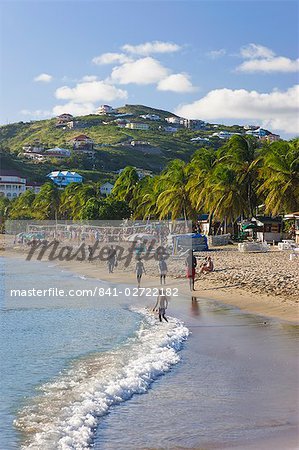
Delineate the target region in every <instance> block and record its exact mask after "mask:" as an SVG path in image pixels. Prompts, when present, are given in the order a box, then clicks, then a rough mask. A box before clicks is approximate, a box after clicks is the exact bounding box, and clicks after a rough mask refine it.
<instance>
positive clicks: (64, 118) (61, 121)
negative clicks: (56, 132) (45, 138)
mask: <svg viewBox="0 0 299 450" xmlns="http://www.w3.org/2000/svg"><path fill="white" fill-rule="evenodd" d="M71 121H73V116H72V115H71V114H67V113H64V114H60V116H57V118H56V124H55V126H56V127H57V128H60V127H65V126H66V125H67V123H68V122H71Z"/></svg>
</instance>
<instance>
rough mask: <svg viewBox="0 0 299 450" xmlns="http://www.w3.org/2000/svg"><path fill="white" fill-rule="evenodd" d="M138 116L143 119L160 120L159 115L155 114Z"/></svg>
mask: <svg viewBox="0 0 299 450" xmlns="http://www.w3.org/2000/svg"><path fill="white" fill-rule="evenodd" d="M140 117H141V118H142V119H145V120H153V121H156V120H161V117H160V116H158V115H157V114H142V115H141V116H140Z"/></svg>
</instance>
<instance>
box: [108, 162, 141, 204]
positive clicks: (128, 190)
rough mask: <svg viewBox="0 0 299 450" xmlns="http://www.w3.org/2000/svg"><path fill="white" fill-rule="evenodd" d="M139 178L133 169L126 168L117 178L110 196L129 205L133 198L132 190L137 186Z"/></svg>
mask: <svg viewBox="0 0 299 450" xmlns="http://www.w3.org/2000/svg"><path fill="white" fill-rule="evenodd" d="M138 181H139V177H138V174H137V171H136V169H135V168H134V167H131V166H128V167H126V168H125V169H124V170H123V172H122V173H121V174H120V175H119V177H118V178H117V180H116V182H115V185H114V188H113V190H112V195H113V197H114V198H115V199H116V200H122V201H125V202H127V203H130V201H131V200H132V198H133V196H134V190H135V188H136V186H137V184H138Z"/></svg>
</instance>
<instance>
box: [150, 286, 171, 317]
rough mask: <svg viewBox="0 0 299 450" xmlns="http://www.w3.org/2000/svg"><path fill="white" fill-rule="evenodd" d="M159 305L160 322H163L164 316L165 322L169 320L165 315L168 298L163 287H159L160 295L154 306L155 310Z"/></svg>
mask: <svg viewBox="0 0 299 450" xmlns="http://www.w3.org/2000/svg"><path fill="white" fill-rule="evenodd" d="M157 307H158V312H159V320H160V322H162V317H163V319H164V320H165V322H168V319H167V317H166V316H165V313H166V309H167V308H168V299H167V297H166V295H165V294H164V293H163V289H159V295H158V297H157V301H156V304H155V306H154V308H153V311H155V310H156V308H157Z"/></svg>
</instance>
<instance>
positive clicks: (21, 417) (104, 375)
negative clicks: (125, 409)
mask: <svg viewBox="0 0 299 450" xmlns="http://www.w3.org/2000/svg"><path fill="white" fill-rule="evenodd" d="M3 273H5V277H4V279H3V276H4V275H3ZM4 281H5V285H6V286H5V289H6V292H8V291H9V289H10V288H11V287H12V286H13V287H14V288H21V289H30V288H32V287H36V288H40V289H43V288H45V289H46V288H49V287H53V286H55V287H57V286H58V287H59V288H62V287H65V288H66V287H68V288H69V287H72V288H74V289H76V288H78V289H82V288H83V286H86V285H87V284H88V286H89V287H93V286H95V285H96V283H97V285H99V283H100V281H98V280H88V282H86V283H85V281H86V279H85V278H84V277H79V276H77V275H74V274H72V273H70V272H67V271H62V270H61V269H60V268H56V267H55V266H53V265H50V264H46V263H37V262H35V263H34V262H30V263H25V264H24V262H22V261H18V260H15V261H13V260H7V261H6V263H5V267H4V263H3V261H2V289H3V286H4ZM101 285H103V286H104V283H102V284H101ZM106 287H107V286H106ZM3 294H4V293H3V292H2V305H1V311H0V330H1V354H0V359H1V406H0V408H1V409H0V421H1V433H0V448H1V449H5V450H10V449H15V448H28V449H29V448H30V449H40V450H47V449H49V450H56V449H73V448H77V449H79V448H88V447H90V446H91V445H92V442H93V438H94V432H95V429H96V428H97V426H98V424H99V423H100V419H101V417H102V416H104V415H105V414H107V413H108V412H109V410H110V408H111V407H112V406H113V405H116V404H119V403H121V402H124V401H126V400H128V399H130V398H131V397H132V396H133V395H134V394H142V393H145V392H147V390H148V389H149V388H150V386H151V384H152V383H153V382H154V381H155V380H156V379H157V378H159V377H160V376H161V375H163V374H164V373H166V372H168V371H169V370H170V368H171V367H172V366H173V365H175V364H176V363H178V362H179V359H180V357H179V353H178V352H179V350H180V349H181V346H182V343H183V341H184V340H185V339H186V337H187V336H188V329H187V328H186V327H184V325H183V324H182V323H181V322H180V321H179V320H177V319H174V318H173V319H172V320H170V322H169V323H168V324H166V326H165V327H161V326H159V324H158V323H157V321H156V320H155V319H154V318H153V317H152V315H151V314H149V313H148V311H147V310H146V309H145V308H142V307H138V308H136V307H131V306H130V304H129V303H128V302H129V299H128V298H126V299H125V300H126V301H124V299H123V298H122V299H121V298H115V297H114V298H113V299H111V298H108V297H101V298H100V299H99V298H72V299H69V298H67V299H66V298H64V299H61V298H55V297H54V298H53V297H51V298H44V297H40V298H28V297H19V298H9V297H8V296H7V295H3Z"/></svg>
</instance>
